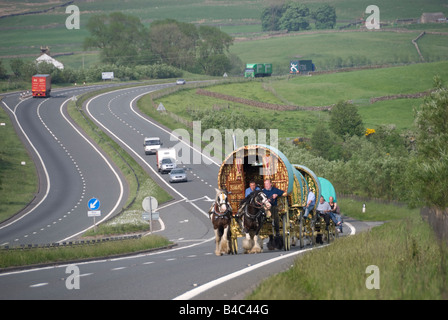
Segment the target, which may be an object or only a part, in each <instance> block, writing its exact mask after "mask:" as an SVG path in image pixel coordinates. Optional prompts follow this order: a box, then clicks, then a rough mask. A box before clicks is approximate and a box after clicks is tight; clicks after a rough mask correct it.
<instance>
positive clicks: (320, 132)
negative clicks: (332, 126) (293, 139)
mask: <svg viewBox="0 0 448 320" xmlns="http://www.w3.org/2000/svg"><path fill="white" fill-rule="evenodd" d="M310 142H311V147H312V153H313V154H314V155H315V156H318V157H322V158H324V159H326V160H329V161H331V160H337V159H339V158H340V156H341V146H340V144H339V141H338V138H337V137H336V136H334V134H332V133H331V132H330V131H329V130H328V129H327V128H326V127H325V126H323V125H321V126H319V127H317V128H316V130H315V131H314V132H313V134H312V136H311V141H310Z"/></svg>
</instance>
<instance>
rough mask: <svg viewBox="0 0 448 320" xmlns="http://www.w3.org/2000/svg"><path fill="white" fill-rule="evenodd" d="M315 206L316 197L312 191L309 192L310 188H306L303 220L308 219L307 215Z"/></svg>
mask: <svg viewBox="0 0 448 320" xmlns="http://www.w3.org/2000/svg"><path fill="white" fill-rule="evenodd" d="M315 204H316V196H315V195H314V192H313V190H311V188H309V187H308V197H307V203H306V207H305V214H304V215H303V217H304V218H305V219H307V218H308V215H309V214H310V212H311V210H313V208H314V205H315Z"/></svg>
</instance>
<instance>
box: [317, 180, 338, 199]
mask: <svg viewBox="0 0 448 320" xmlns="http://www.w3.org/2000/svg"><path fill="white" fill-rule="evenodd" d="M318 179H319V182H320V189H321V195H322V196H323V197H324V199H325V201H327V202H328V201H330V197H333V199H334V202H338V199H337V198H336V190H335V189H334V187H333V185H332V184H331V182H330V181H328V180H327V179H325V178H321V177H318Z"/></svg>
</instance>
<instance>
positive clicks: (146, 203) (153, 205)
mask: <svg viewBox="0 0 448 320" xmlns="http://www.w3.org/2000/svg"><path fill="white" fill-rule="evenodd" d="M158 205H159V202H158V201H157V199H156V198H154V197H146V198H145V199H143V202H142V207H143V210H145V211H144V212H143V213H142V219H143V220H146V221H147V220H149V231H150V232H152V220H159V213H158V212H153V210H156V209H157V207H158Z"/></svg>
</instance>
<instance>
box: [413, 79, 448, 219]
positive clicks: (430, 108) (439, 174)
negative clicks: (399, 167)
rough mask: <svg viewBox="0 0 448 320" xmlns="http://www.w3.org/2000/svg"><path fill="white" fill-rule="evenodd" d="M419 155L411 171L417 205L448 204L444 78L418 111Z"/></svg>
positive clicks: (447, 114) (446, 91) (447, 112)
mask: <svg viewBox="0 0 448 320" xmlns="http://www.w3.org/2000/svg"><path fill="white" fill-rule="evenodd" d="M415 124H416V126H417V157H416V158H415V160H414V163H413V164H412V165H411V166H410V167H412V172H410V174H409V176H410V180H411V181H410V183H411V190H412V197H411V201H412V203H413V204H414V205H416V204H420V203H423V204H425V205H428V206H436V207H438V208H440V209H442V210H444V209H445V208H447V207H448V188H447V185H448V88H446V87H444V86H443V84H442V82H441V81H440V78H436V79H435V90H434V91H433V92H432V93H431V95H430V96H429V97H427V98H426V99H425V101H424V103H423V104H422V105H421V106H420V108H419V109H418V110H415Z"/></svg>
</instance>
